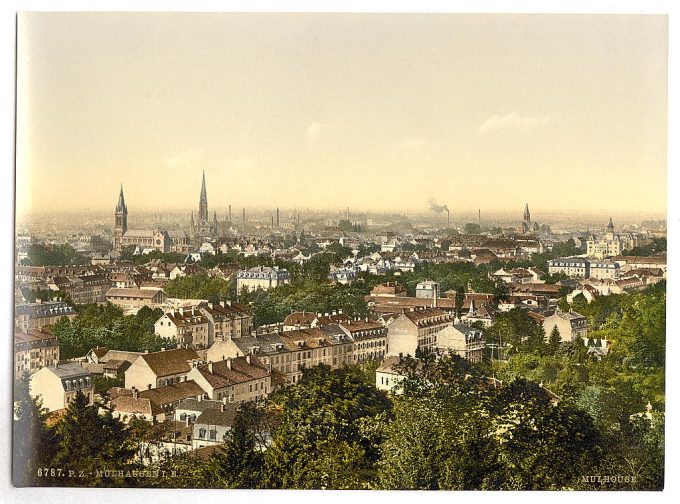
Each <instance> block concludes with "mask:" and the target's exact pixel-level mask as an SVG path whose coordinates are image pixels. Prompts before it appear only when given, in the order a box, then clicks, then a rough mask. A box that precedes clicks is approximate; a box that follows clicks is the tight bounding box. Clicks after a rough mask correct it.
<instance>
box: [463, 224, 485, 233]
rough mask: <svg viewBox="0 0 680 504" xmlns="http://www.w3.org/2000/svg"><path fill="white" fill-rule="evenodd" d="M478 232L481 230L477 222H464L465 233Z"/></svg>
mask: <svg viewBox="0 0 680 504" xmlns="http://www.w3.org/2000/svg"><path fill="white" fill-rule="evenodd" d="M480 232H481V228H480V226H479V224H476V223H471V222H468V223H467V224H465V234H468V235H473V234H479V233H480Z"/></svg>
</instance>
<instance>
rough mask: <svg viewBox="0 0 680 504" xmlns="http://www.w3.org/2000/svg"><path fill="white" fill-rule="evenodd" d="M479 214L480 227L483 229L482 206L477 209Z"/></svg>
mask: <svg viewBox="0 0 680 504" xmlns="http://www.w3.org/2000/svg"><path fill="white" fill-rule="evenodd" d="M477 216H478V220H479V227H480V229H481V227H482V209H481V208H480V209H478V210H477Z"/></svg>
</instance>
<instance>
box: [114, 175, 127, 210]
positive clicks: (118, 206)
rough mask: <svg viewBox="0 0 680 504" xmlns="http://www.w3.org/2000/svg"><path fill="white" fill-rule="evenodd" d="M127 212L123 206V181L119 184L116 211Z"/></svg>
mask: <svg viewBox="0 0 680 504" xmlns="http://www.w3.org/2000/svg"><path fill="white" fill-rule="evenodd" d="M123 212H125V213H127V207H126V206H125V196H124V195H123V183H122V182H121V184H120V194H119V195H118V204H117V205H116V213H123Z"/></svg>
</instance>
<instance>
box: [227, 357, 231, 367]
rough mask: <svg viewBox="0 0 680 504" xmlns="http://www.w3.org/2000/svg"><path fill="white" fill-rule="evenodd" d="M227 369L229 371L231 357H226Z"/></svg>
mask: <svg viewBox="0 0 680 504" xmlns="http://www.w3.org/2000/svg"><path fill="white" fill-rule="evenodd" d="M227 369H231V357H227Z"/></svg>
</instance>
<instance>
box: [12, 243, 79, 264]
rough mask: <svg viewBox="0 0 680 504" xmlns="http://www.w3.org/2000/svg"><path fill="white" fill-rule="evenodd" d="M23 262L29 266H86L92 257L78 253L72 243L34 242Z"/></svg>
mask: <svg viewBox="0 0 680 504" xmlns="http://www.w3.org/2000/svg"><path fill="white" fill-rule="evenodd" d="M21 264H23V265H27V266H84V265H89V264H90V258H89V257H86V256H84V255H82V254H80V253H78V252H77V251H76V250H75V249H74V248H73V247H71V245H69V244H68V243H64V244H63V245H44V244H40V243H37V244H34V245H31V246H29V247H28V253H27V257H26V258H25V259H22V261H21Z"/></svg>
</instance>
